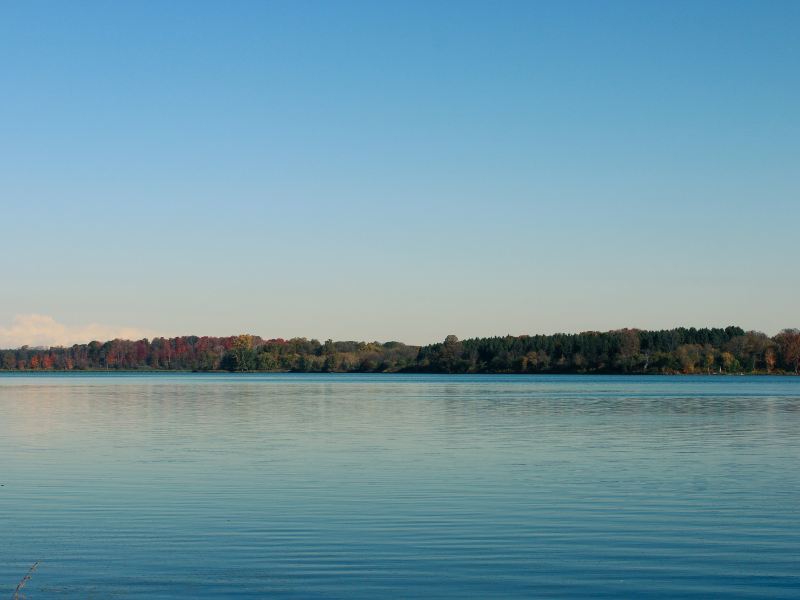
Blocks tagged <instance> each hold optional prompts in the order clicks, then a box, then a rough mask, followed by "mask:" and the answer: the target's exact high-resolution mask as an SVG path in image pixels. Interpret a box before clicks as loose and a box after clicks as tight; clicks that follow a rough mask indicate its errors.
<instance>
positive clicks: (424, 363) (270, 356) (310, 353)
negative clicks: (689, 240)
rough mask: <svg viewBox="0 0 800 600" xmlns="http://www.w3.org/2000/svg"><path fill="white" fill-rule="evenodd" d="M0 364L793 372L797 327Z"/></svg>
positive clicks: (273, 342) (183, 349)
mask: <svg viewBox="0 0 800 600" xmlns="http://www.w3.org/2000/svg"><path fill="white" fill-rule="evenodd" d="M0 370H6V371H81V370H149V371H164V370H173V371H196V372H202V371H231V372H244V371H275V372H302V373H630V374H677V373H683V374H692V373H698V374H726V373H730V374H735V373H764V374H766V373H786V374H798V372H800V330H798V329H785V330H783V331H781V332H780V333H779V334H777V335H775V336H773V337H769V336H767V335H765V334H763V333H759V332H756V331H744V330H743V329H742V328H740V327H733V326H731V327H725V328H724V329H723V328H699V329H697V328H694V327H689V328H686V327H679V328H676V329H667V330H660V331H647V330H639V329H619V330H615V331H607V332H597V331H587V332H584V333H576V334H572V333H559V334H554V335H520V336H511V335H507V336H501V337H488V338H472V339H465V340H459V339H458V338H457V337H456V336H454V335H449V336H447V338H446V339H445V340H444V341H442V342H441V343H436V344H430V345H427V346H421V347H420V346H410V345H406V344H403V343H401V342H385V343H380V342H353V341H340V342H334V341H333V340H327V341H325V342H319V341H318V340H315V339H311V340H309V339H306V338H293V339H289V340H284V339H280V338H278V339H269V340H265V339H262V338H260V337H258V336H253V335H237V336H229V337H198V336H181V337H174V338H161V337H159V338H154V339H152V340H147V339H142V340H135V341H131V340H119V339H117V340H111V341H107V342H96V341H95V342H90V343H88V344H76V345H73V346H70V347H52V348H29V347H27V346H23V347H22V348H19V349H15V350H0Z"/></svg>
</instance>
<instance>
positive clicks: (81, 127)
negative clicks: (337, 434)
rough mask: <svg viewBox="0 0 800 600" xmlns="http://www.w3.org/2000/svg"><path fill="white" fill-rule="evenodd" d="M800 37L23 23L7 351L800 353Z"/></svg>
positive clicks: (713, 18)
mask: <svg viewBox="0 0 800 600" xmlns="http://www.w3.org/2000/svg"><path fill="white" fill-rule="evenodd" d="M798 30H800V3H798V2H669V3H666V2H664V3H655V2H568V3H565V2H553V3H540V2H397V3H389V2H234V3H225V2H216V3H212V2H195V1H193V2H178V1H176V2H169V3H158V2H135V3H134V2H130V3H122V2H115V3H111V2H80V3H64V2H6V3H3V4H2V5H0V67H2V68H0V92H1V93H0V208H1V209H2V211H1V212H0V236H2V241H3V247H4V250H5V251H4V252H3V258H2V262H0V267H2V276H1V279H0V282H1V283H0V292H2V293H0V345H3V343H4V342H5V343H6V344H11V343H18V342H20V341H21V340H23V339H24V338H25V335H26V333H25V330H24V324H19V323H18V326H17V328H16V329H15V328H14V327H15V326H14V325H13V324H12V323H13V322H14V319H15V318H18V317H17V316H18V315H30V314H37V315H46V316H48V317H52V319H54V321H55V322H58V323H60V324H61V325H62V326H63V327H64V328H66V331H67V332H68V333H66V334H63V335H62V337H59V338H58V341H59V342H62V341H69V340H71V339H72V338H73V337H74V338H75V341H87V340H80V339H78V338H81V336H82V335H85V334H84V332H85V331H86V329H85V327H86V326H88V325H89V324H95V325H97V324H102V325H103V326H104V327H107V328H108V331H109V332H110V333H112V332H114V331H117V329H118V328H122V327H125V328H128V329H126V330H125V331H126V332H130V331H131V330H133V331H135V332H141V333H142V334H145V335H154V334H163V335H172V334H190V333H195V334H200V335H202V334H208V335H226V334H233V333H238V332H243V331H247V332H251V333H255V334H259V335H262V336H264V337H278V336H282V337H291V336H308V337H317V338H320V339H324V338H327V337H333V338H337V339H344V338H347V339H379V340H388V339H401V340H404V341H407V342H417V343H421V342H429V341H433V340H438V339H441V338H443V337H444V336H445V335H446V334H448V333H455V334H457V335H459V336H460V337H468V336H474V335H494V334H506V333H511V334H521V333H538V332H543V333H549V332H554V331H581V330H588V329H600V330H605V329H610V328H617V327H624V326H632V327H642V328H660V327H671V326H676V325H695V326H705V325H727V324H731V323H734V324H739V325H741V326H743V327H745V328H754V329H759V330H763V331H766V332H768V333H774V332H775V331H777V330H778V329H780V328H782V327H789V326H798V325H800V317H799V316H798V310H797V299H798V297H800V277H798V276H797V274H796V267H795V264H794V263H795V262H796V257H797V246H798V225H799V224H800V165H799V164H798V158H799V157H800V35H798V33H797V32H798ZM20 323H22V322H21V321H20ZM93 331H96V330H93ZM34 337H35V336H33V335H32V334H31V340H33V338H34ZM45 337H46V335H45ZM39 339H40V338H39V337H36V340H39Z"/></svg>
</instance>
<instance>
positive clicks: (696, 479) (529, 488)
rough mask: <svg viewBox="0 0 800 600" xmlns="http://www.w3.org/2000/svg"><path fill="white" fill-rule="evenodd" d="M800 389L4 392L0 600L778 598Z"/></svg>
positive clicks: (238, 384) (520, 379)
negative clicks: (22, 597) (21, 585)
mask: <svg viewBox="0 0 800 600" xmlns="http://www.w3.org/2000/svg"><path fill="white" fill-rule="evenodd" d="M799 467H800V378H791V377H785V378H777V377H775V378H772V377H729V378H722V377H696V378H695V377H588V376H577V377H573V376H564V377H560V376H550V377H536V376H531V377H525V376H508V377H505V376H475V377H471V376H399V375H398V376H394V375H241V376H240V375H188V374H178V375H163V374H162V375H105V374H97V375H41V376H40V375H35V376H31V375H27V376H18V375H5V376H0V485H2V487H0V536H1V537H0V598H6V597H8V598H10V597H11V595H12V593H13V589H14V587H15V586H16V584H17V582H18V581H19V580H20V579H21V578H22V576H23V575H24V574H25V572H26V571H27V569H28V567H29V566H30V565H31V564H32V563H33V562H34V561H41V564H40V566H39V568H38V570H37V571H36V572H35V573H34V575H33V578H32V579H31V581H30V582H29V583H28V584H27V586H26V587H25V590H24V591H25V593H26V596H27V598H29V599H31V600H35V599H38V598H51V597H64V598H117V597H119V598H147V599H154V598H229V597H237V598H266V597H270V598H271V597H276V598H280V597H287V598H409V597H425V598H437V597H448V598H467V597H471V598H532V597H538V598H541V597H544V598H547V597H552V598H557V597H563V598H577V597H586V598H588V597H591V598H599V597H607V598H619V597H624V598H674V597H678V596H680V597H684V598H704V599H705V598H711V597H723V596H724V597H731V598H794V599H796V598H798V597H800V468H799Z"/></svg>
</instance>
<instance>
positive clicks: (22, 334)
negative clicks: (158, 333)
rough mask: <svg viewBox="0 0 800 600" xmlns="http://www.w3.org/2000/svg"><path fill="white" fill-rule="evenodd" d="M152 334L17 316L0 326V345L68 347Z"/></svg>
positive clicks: (51, 318) (151, 335) (44, 318)
mask: <svg viewBox="0 0 800 600" xmlns="http://www.w3.org/2000/svg"><path fill="white" fill-rule="evenodd" d="M153 335H154V334H153V333H152V332H148V331H143V330H140V329H135V328H133V327H113V326H109V325H100V324H98V323H90V324H88V325H78V326H72V325H64V324H63V323H59V322H58V321H56V320H55V319H54V318H53V317H50V316H48V315H34V314H32V315H17V316H15V317H14V320H13V321H12V323H11V325H10V326H9V327H2V326H0V348H19V347H20V346H25V345H28V346H71V345H72V344H85V343H87V342H91V341H93V340H97V341H101V342H104V341H106V340H113V339H116V338H120V339H126V340H140V339H142V338H144V337H153Z"/></svg>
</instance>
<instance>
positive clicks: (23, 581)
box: [14, 560, 39, 600]
mask: <svg viewBox="0 0 800 600" xmlns="http://www.w3.org/2000/svg"><path fill="white" fill-rule="evenodd" d="M38 566H39V561H38V560H37V561H36V562H35V563H33V566H31V568H30V569H28V572H27V574H26V575H25V577H23V578H22V579H21V580H20V582H19V583H18V584H17V588H16V589H15V590H14V600H22V598H24V596H22V595H21V594H20V592H21V591H22V588H24V587H25V584H26V583H28V581H30V579H31V575H33V572H34V571H35V570H36V567H38Z"/></svg>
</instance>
